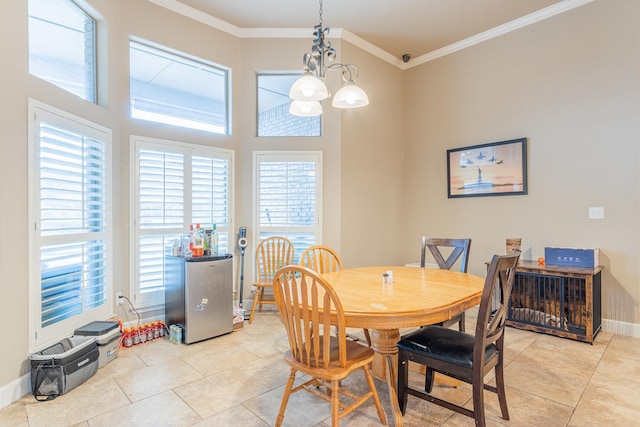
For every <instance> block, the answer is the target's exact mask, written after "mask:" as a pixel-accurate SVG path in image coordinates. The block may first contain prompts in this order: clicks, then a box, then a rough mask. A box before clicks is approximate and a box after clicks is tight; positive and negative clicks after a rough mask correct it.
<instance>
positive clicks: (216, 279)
mask: <svg viewBox="0 0 640 427" xmlns="http://www.w3.org/2000/svg"><path fill="white" fill-rule="evenodd" d="M164 277H165V279H164V288H165V302H164V303H165V321H166V323H167V325H173V324H176V325H180V326H181V327H182V329H183V332H182V339H183V341H184V343H186V344H191V343H193V342H196V341H202V340H206V339H209V338H213V337H217V336H219V335H223V334H226V333H229V332H231V331H232V330H233V265H232V255H230V254H227V255H216V256H202V257H196V258H183V257H177V256H167V257H166V258H165V276H164Z"/></svg>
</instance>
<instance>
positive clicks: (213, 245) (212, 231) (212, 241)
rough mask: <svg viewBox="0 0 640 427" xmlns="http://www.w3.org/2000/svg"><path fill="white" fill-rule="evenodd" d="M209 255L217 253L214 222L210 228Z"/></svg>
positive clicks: (216, 235) (216, 233)
mask: <svg viewBox="0 0 640 427" xmlns="http://www.w3.org/2000/svg"><path fill="white" fill-rule="evenodd" d="M211 255H218V232H217V231H216V225H215V224H213V229H212V230H211Z"/></svg>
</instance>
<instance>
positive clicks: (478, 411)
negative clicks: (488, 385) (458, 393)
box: [473, 378, 487, 427]
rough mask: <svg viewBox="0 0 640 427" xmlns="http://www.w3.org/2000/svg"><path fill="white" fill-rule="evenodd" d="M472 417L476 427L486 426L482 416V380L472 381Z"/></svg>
mask: <svg viewBox="0 0 640 427" xmlns="http://www.w3.org/2000/svg"><path fill="white" fill-rule="evenodd" d="M473 418H474V419H475V422H476V427H486V425H487V424H486V421H485V418H484V380H483V379H482V378H480V381H474V382H473Z"/></svg>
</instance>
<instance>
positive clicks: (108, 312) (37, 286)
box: [28, 98, 114, 352]
mask: <svg viewBox="0 0 640 427" xmlns="http://www.w3.org/2000/svg"><path fill="white" fill-rule="evenodd" d="M28 117H29V126H28V179H29V184H28V188H29V196H28V211H29V213H28V218H29V224H30V226H29V237H28V240H29V271H28V277H29V278H28V283H29V349H30V351H32V352H33V351H37V350H38V349H40V348H44V347H46V346H47V345H51V344H53V343H54V342H56V341H58V340H59V339H61V338H63V337H66V336H69V335H70V334H71V333H72V332H73V330H75V329H76V328H79V327H81V326H83V325H85V324H87V323H89V322H91V321H93V320H95V319H96V318H102V319H106V318H108V317H110V316H112V315H113V262H114V258H113V242H114V239H113V191H112V179H113V175H112V170H113V157H112V150H113V146H112V145H113V144H112V132H111V130H110V129H108V128H105V127H103V126H100V125H98V124H96V123H93V122H91V121H88V120H85V119H83V118H81V117H78V116H75V115H73V114H70V113H68V112H66V111H63V110H60V109H58V108H55V107H52V106H50V105H47V104H44V103H42V102H39V101H37V100H35V99H31V98H29V100H28ZM41 122H48V123H51V124H52V125H56V126H60V127H63V128H64V129H68V130H70V131H74V132H77V133H79V134H82V135H83V136H86V137H90V138H93V139H97V140H100V141H102V142H103V143H104V148H105V169H104V173H105V188H104V191H105V208H104V214H105V227H104V228H105V230H104V231H102V232H100V233H99V234H100V235H102V236H103V239H104V241H105V249H104V251H103V253H104V262H105V263H106V266H105V277H106V278H105V279H104V293H105V300H104V302H103V303H102V304H101V305H100V306H98V307H96V308H93V309H91V310H88V311H84V312H82V313H80V314H77V315H74V316H72V317H70V318H67V319H64V320H61V321H59V322H56V323H54V324H52V325H49V326H47V327H45V328H43V327H42V318H41V314H42V306H41V304H42V301H41V294H42V282H41V246H42V244H43V243H42V242H43V240H45V241H49V242H51V241H53V242H55V243H56V244H57V243H66V242H70V243H77V242H78V241H91V240H92V238H91V237H92V236H94V235H93V234H92V233H84V234H87V237H86V238H85V239H84V240H80V239H78V235H77V234H71V233H69V234H65V235H56V236H53V237H48V238H44V239H43V237H42V236H41V234H40V231H39V230H40V185H41V184H40V173H39V170H40V162H39V155H40V151H39V146H40V145H39V144H40V142H39V135H40V133H39V123H41ZM65 237H66V239H65Z"/></svg>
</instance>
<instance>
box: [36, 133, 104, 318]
mask: <svg viewBox="0 0 640 427" xmlns="http://www.w3.org/2000/svg"><path fill="white" fill-rule="evenodd" d="M38 131H39V138H38V143H39V183H40V184H39V192H40V209H39V215H40V221H39V231H40V240H39V241H40V275H41V283H40V286H41V289H40V291H41V292H40V298H41V310H42V311H41V325H40V326H41V327H42V328H44V327H47V326H50V325H52V324H55V323H57V322H60V321H61V320H64V319H67V318H70V317H72V316H74V315H77V314H80V313H83V312H85V311H88V310H91V309H93V308H96V307H99V306H101V305H103V304H105V302H106V300H107V296H106V286H105V284H106V261H105V260H106V258H107V254H106V248H107V242H106V232H107V195H106V191H107V190H106V188H107V181H106V179H107V178H106V170H107V156H106V146H105V142H104V141H101V140H98V139H93V138H90V137H87V136H84V135H82V134H79V133H75V132H73V131H69V130H66V129H64V128H63V127H60V126H56V125H54V124H51V123H47V122H40V124H39V128H38Z"/></svg>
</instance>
